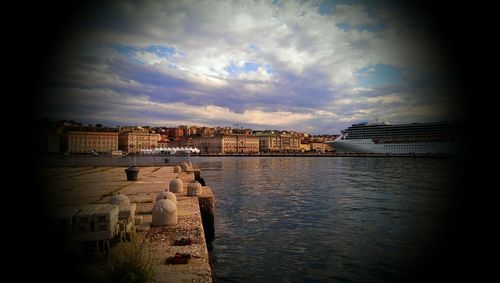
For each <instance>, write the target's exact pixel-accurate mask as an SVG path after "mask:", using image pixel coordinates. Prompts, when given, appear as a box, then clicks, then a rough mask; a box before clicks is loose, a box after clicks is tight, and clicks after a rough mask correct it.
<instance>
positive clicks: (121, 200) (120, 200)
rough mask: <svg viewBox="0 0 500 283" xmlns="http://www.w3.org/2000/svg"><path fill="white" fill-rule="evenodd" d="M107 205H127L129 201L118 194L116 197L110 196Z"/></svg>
mask: <svg viewBox="0 0 500 283" xmlns="http://www.w3.org/2000/svg"><path fill="white" fill-rule="evenodd" d="M108 203H110V204H116V205H129V204H130V199H129V198H128V197H127V196H126V195H124V194H120V192H118V193H117V194H116V195H112V196H111V197H110V198H109V201H108Z"/></svg>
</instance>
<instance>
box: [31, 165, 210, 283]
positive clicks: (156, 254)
mask: <svg viewBox="0 0 500 283" xmlns="http://www.w3.org/2000/svg"><path fill="white" fill-rule="evenodd" d="M139 168H140V172H139V177H138V179H137V181H127V177H126V175H125V169H126V167H54V168H46V170H44V172H43V174H42V175H41V176H40V181H41V182H44V184H45V187H46V188H47V190H48V192H47V195H48V196H49V201H50V206H51V207H55V208H61V207H65V206H75V205H86V204H103V203H107V202H108V199H109V197H110V196H111V195H113V194H116V193H118V192H119V193H121V194H125V195H126V196H127V197H129V199H130V202H131V203H136V206H137V209H136V212H135V220H136V221H135V223H136V225H135V227H136V231H137V233H136V235H137V237H138V238H139V240H140V241H141V240H142V239H145V240H146V241H147V242H149V243H151V245H148V246H149V248H150V252H152V255H153V271H154V277H153V282H212V270H211V267H210V262H209V257H208V250H207V243H206V237H205V234H206V235H207V237H208V238H209V239H210V238H213V235H214V230H213V229H214V227H213V223H214V195H213V193H212V190H211V189H210V187H208V186H204V187H203V193H202V195H200V196H192V197H188V196H187V194H186V192H187V189H186V188H187V184H188V183H189V182H190V181H192V180H194V179H195V174H194V172H182V173H180V178H181V179H182V180H183V182H184V191H183V192H182V193H175V195H176V197H177V216H178V224H177V225H172V226H166V227H151V220H152V216H151V213H152V208H153V204H154V201H155V198H156V196H157V195H158V193H160V192H161V191H167V190H168V184H169V182H170V180H172V179H174V178H175V177H177V176H178V175H179V173H174V172H173V168H174V166H170V165H156V166H148V167H139ZM197 173H198V172H197ZM198 174H199V173H198ZM200 206H201V210H200ZM202 217H203V220H202ZM204 225H205V228H204ZM205 229H206V230H207V231H205ZM182 238H184V239H188V238H189V239H191V240H192V244H190V245H186V246H175V245H174V241H176V240H181V239H182ZM176 253H181V254H190V256H191V258H190V259H189V260H188V263H187V264H175V265H170V264H167V258H168V257H174V256H175V254H176Z"/></svg>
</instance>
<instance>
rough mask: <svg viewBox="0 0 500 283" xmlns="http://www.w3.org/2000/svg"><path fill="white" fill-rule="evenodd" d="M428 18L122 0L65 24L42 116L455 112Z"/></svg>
mask: <svg viewBox="0 0 500 283" xmlns="http://www.w3.org/2000/svg"><path fill="white" fill-rule="evenodd" d="M425 19H426V18H425V17H419V15H415V14H414V13H413V12H412V13H410V12H409V9H407V7H403V6H400V5H396V4H395V3H392V2H391V1H389V2H388V1H383V2H380V3H378V4H374V3H371V1H369V2H366V3H365V2H363V1H291V0H287V1H279V0H278V1H277V0H274V1H215V0H202V1H200V0H193V1H189V0H188V1H139V2H136V1H116V2H115V3H113V4H110V5H106V6H97V7H95V9H90V10H88V11H87V12H86V14H85V15H83V16H81V17H80V18H79V20H81V22H78V25H77V27H76V28H75V29H74V30H71V32H68V34H67V36H68V39H67V42H66V45H65V46H64V52H61V53H60V54H57V58H55V59H54V60H56V61H57V62H58V63H57V66H58V67H57V70H58V72H56V73H55V74H54V75H53V76H52V77H51V78H50V79H48V80H47V81H46V83H44V92H45V93H46V100H45V104H46V105H45V108H43V111H42V115H45V116H49V117H50V118H52V119H74V120H78V121H82V122H85V123H101V124H104V125H107V126H116V125H153V126H177V125H179V124H185V125H207V126H234V124H239V125H242V126H244V127H249V128H253V129H287V130H298V131H306V132H310V133H313V134H319V133H328V134H333V133H338V132H339V131H340V130H341V129H343V128H345V127H346V126H348V125H350V124H351V123H355V122H361V121H371V120H373V119H374V117H377V116H378V117H379V118H383V119H385V120H386V121H387V122H390V123H405V122H425V121H440V120H446V119H454V115H455V114H456V113H454V108H453V107H451V105H452V104H453V99H454V97H453V96H452V95H453V92H452V91H451V87H450V83H449V80H448V76H449V73H448V70H447V66H446V64H445V63H443V62H444V61H445V60H442V59H443V58H444V56H445V54H446V50H442V48H441V47H440V46H441V45H440V42H439V41H437V40H436V37H434V35H433V33H432V30H430V29H429V26H430V25H429V23H427V22H426V20H425Z"/></svg>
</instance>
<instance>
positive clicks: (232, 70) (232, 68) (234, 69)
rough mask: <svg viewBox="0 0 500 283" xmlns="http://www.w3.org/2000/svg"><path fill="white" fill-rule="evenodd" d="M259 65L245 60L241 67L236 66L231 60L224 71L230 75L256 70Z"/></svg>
mask: <svg viewBox="0 0 500 283" xmlns="http://www.w3.org/2000/svg"><path fill="white" fill-rule="evenodd" d="M260 66H261V64H257V63H252V62H245V64H243V67H238V66H237V65H235V64H234V63H233V62H231V64H229V66H227V67H226V71H227V72H228V73H229V74H231V75H234V74H239V73H250V72H255V71H257V69H258V68H259V67H260ZM266 68H267V67H266Z"/></svg>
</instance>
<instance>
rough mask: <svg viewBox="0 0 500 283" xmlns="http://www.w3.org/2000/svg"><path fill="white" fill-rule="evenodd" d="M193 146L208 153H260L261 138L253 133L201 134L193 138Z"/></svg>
mask: <svg viewBox="0 0 500 283" xmlns="http://www.w3.org/2000/svg"><path fill="white" fill-rule="evenodd" d="M192 143H193V146H194V147H196V148H198V149H199V150H201V153H208V154H233V153H244V154H255V153H259V138H258V137H255V136H251V135H214V136H201V137H196V138H194V139H193V140H192Z"/></svg>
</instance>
